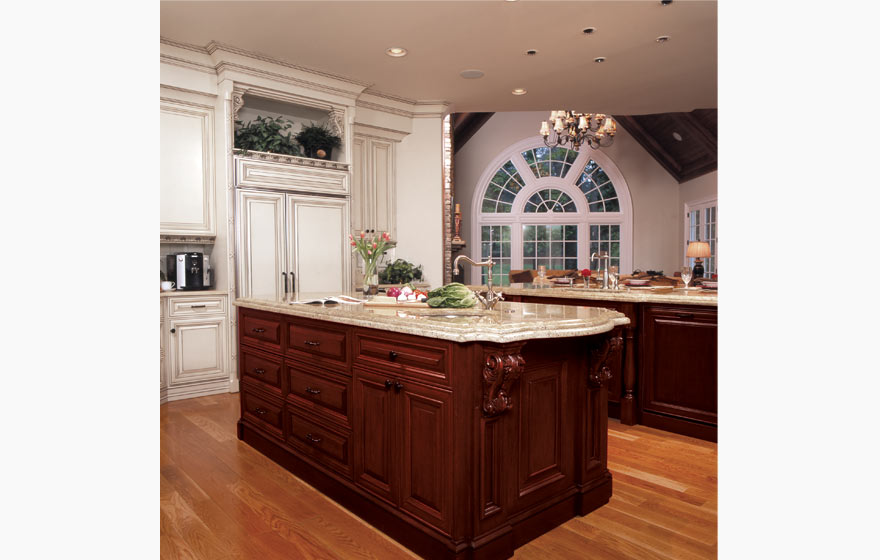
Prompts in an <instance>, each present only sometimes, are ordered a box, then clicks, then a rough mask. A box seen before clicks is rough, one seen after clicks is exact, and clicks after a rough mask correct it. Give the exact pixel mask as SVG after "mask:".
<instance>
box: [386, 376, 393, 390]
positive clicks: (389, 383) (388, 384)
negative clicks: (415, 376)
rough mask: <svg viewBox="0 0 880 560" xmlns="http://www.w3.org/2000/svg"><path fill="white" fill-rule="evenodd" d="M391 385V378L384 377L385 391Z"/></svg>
mask: <svg viewBox="0 0 880 560" xmlns="http://www.w3.org/2000/svg"><path fill="white" fill-rule="evenodd" d="M391 385H392V382H391V380H390V379H386V380H385V390H386V391H387V390H388V389H390V388H391Z"/></svg>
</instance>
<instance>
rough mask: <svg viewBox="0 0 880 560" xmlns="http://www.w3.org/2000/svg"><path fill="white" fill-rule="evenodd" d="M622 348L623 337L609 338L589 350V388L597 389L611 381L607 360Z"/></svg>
mask: <svg viewBox="0 0 880 560" xmlns="http://www.w3.org/2000/svg"><path fill="white" fill-rule="evenodd" d="M622 347H623V337H620V336H610V337H608V338H606V339H605V342H604V343H603V344H602V345H601V346H600V347H598V348H593V349H592V350H590V373H589V375H588V376H587V381H588V382H589V384H590V387H592V388H594V389H596V388H599V387H601V386H602V385H603V384H604V383H605V382H607V381H608V380H609V379H611V368H609V367H608V365H607V364H608V360H610V359H611V357H612V356H614V355H616V354H617V353H618V352H620V349H621V348H622Z"/></svg>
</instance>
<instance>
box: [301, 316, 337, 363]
mask: <svg viewBox="0 0 880 560" xmlns="http://www.w3.org/2000/svg"><path fill="white" fill-rule="evenodd" d="M347 350H348V331H347V329H345V328H344V327H340V328H338V329H336V328H333V327H330V326H324V325H321V326H317V325H315V324H313V323H309V322H301V321H296V322H293V321H291V322H289V323H288V324H287V353H288V354H291V355H293V356H295V357H297V358H299V359H304V360H307V361H310V362H312V363H317V364H320V365H334V364H335V365H337V366H339V365H341V366H345V365H346V364H347V363H348V351H347Z"/></svg>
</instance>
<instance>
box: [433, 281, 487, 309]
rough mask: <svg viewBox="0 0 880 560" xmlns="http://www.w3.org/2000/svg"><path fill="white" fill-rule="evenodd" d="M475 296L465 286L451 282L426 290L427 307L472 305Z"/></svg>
mask: <svg viewBox="0 0 880 560" xmlns="http://www.w3.org/2000/svg"><path fill="white" fill-rule="evenodd" d="M476 303H477V298H476V296H475V295H474V293H473V292H472V291H470V290H469V289H468V288H467V286H465V285H464V284H461V283H459V282H452V283H450V284H446V285H445V286H440V287H439V288H437V289H436V290H431V291H430V292H428V307H458V308H464V307H473V306H474V305H476Z"/></svg>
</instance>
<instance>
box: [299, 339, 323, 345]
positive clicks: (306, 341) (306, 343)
mask: <svg viewBox="0 0 880 560" xmlns="http://www.w3.org/2000/svg"><path fill="white" fill-rule="evenodd" d="M303 344H305V345H306V346H320V345H321V343H320V342H317V341H315V340H304V341H303Z"/></svg>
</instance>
